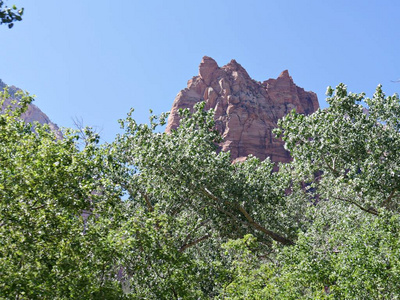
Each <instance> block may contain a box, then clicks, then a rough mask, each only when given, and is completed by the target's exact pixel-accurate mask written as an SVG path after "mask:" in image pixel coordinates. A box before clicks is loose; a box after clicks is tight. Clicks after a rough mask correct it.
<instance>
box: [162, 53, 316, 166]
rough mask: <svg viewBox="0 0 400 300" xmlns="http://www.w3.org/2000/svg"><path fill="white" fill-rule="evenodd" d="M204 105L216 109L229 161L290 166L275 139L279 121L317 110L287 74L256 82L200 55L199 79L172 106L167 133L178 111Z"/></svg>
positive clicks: (176, 121) (313, 98)
mask: <svg viewBox="0 0 400 300" xmlns="http://www.w3.org/2000/svg"><path fill="white" fill-rule="evenodd" d="M199 101H206V108H207V109H210V108H213V109H215V120H216V125H217V128H218V130H220V132H221V133H222V136H223V139H224V141H223V142H222V143H221V144H220V146H221V148H222V150H223V151H228V150H229V151H230V152H231V158H232V160H241V159H243V158H244V157H246V156H247V155H249V154H253V155H255V156H257V157H258V158H260V159H262V160H263V159H265V158H266V157H268V156H269V157H270V158H271V160H272V161H274V162H288V161H289V160H290V156H289V153H288V152H287V151H285V150H284V148H283V142H282V141H281V140H277V139H275V138H274V137H273V134H272V132H271V131H272V129H273V128H275V127H276V124H277V121H278V120H279V119H280V118H282V117H283V116H284V115H286V114H287V113H288V112H290V111H291V110H292V109H293V108H295V109H296V111H297V112H298V113H302V114H311V113H313V112H314V111H316V110H317V109H318V107H319V104H318V98H317V95H316V94H315V93H313V92H306V91H304V89H303V88H300V87H298V86H297V85H295V84H294V82H293V79H292V77H290V75H289V72H288V71H287V70H285V71H283V72H282V73H281V74H280V75H279V77H278V78H277V79H268V80H266V81H264V82H257V81H255V80H253V79H251V78H250V76H249V75H248V74H247V72H246V70H245V69H244V68H243V67H242V66H241V65H240V64H238V63H237V62H236V61H235V60H231V62H230V63H228V64H227V65H225V66H223V67H218V64H217V63H216V62H215V60H213V59H212V58H210V57H207V56H204V57H203V60H202V62H201V63H200V67H199V75H198V76H195V77H193V78H192V79H191V80H189V81H188V86H187V88H185V89H184V90H182V91H180V92H179V93H178V95H177V96H176V98H175V101H174V103H173V105H172V109H171V114H170V116H169V118H168V125H167V129H166V131H167V132H170V131H171V130H173V129H175V128H176V127H177V126H178V125H179V115H178V110H179V109H180V108H193V106H194V104H195V103H197V102H199Z"/></svg>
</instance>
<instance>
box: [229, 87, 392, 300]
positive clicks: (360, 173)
mask: <svg viewBox="0 0 400 300" xmlns="http://www.w3.org/2000/svg"><path fill="white" fill-rule="evenodd" d="M328 95H329V96H330V97H329V98H328V99H327V101H328V103H329V105H330V106H329V108H327V109H324V110H319V111H317V112H316V113H314V114H313V115H310V116H304V115H299V114H296V113H295V112H293V113H291V114H290V115H288V116H286V117H285V118H284V119H283V120H282V121H281V122H280V129H277V130H276V133H277V134H278V136H282V137H283V139H284V141H285V146H286V148H287V149H288V150H289V151H290V152H291V155H292V157H293V162H292V163H290V164H289V165H288V167H289V168H288V169H287V170H290V171H291V172H292V180H293V184H294V185H298V186H302V187H303V193H304V195H305V197H304V198H303V199H304V200H305V201H306V202H305V203H304V205H307V206H308V209H307V218H308V219H309V222H310V226H309V227H308V228H307V229H306V230H305V231H302V232H299V235H298V237H297V240H296V244H295V245H294V246H290V247H285V248H278V249H276V251H275V255H274V256H273V257H272V259H271V260H270V261H267V262H261V263H260V262H259V261H257V262H256V263H253V264H252V267H249V266H243V267H242V268H241V269H239V271H240V272H238V271H236V274H237V275H236V277H235V279H234V281H233V282H232V283H230V285H228V286H227V289H226V290H227V291H228V293H226V297H227V298H228V299H229V298H231V299H242V298H241V297H242V295H243V293H242V292H241V291H247V292H248V293H249V292H250V293H251V294H252V295H255V296H254V299H397V298H398V297H399V296H400V294H399V291H400V264H399V255H398V254H399V253H400V252H399V250H400V248H399V245H400V244H399V241H400V239H399V234H400V231H399V229H400V219H399V200H400V193H399V187H400V176H399V175H400V157H399V155H400V153H399V151H398V150H399V147H400V130H399V129H400V123H399V120H400V101H399V98H398V96H397V95H394V96H392V97H386V96H385V95H384V93H383V92H382V89H381V87H380V86H378V88H377V90H376V93H375V94H374V96H373V98H371V99H368V98H367V99H366V98H365V97H364V95H363V94H352V93H348V92H347V90H346V87H345V86H344V85H343V84H341V85H339V86H338V87H337V88H336V90H335V91H333V90H332V89H329V90H328ZM363 103H365V104H366V105H367V108H368V110H366V109H365V107H364V105H363ZM299 199H300V198H299ZM243 255H244V257H245V258H246V259H248V257H249V256H250V255H253V254H252V253H244V254H243ZM241 259H242V260H243V258H241ZM264 270H266V271H264ZM260 273H264V274H265V279H260V276H259V274H260ZM253 280H254V281H255V282H259V281H260V280H261V281H262V282H263V283H264V285H263V286H261V287H260V286H259V285H258V286H257V285H253V286H254V288H252V289H251V290H250V291H249V290H248V289H249V286H248V285H247V286H246V282H249V281H253ZM232 286H233V287H234V288H231V289H229V287H232Z"/></svg>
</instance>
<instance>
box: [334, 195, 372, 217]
mask: <svg viewBox="0 0 400 300" xmlns="http://www.w3.org/2000/svg"><path fill="white" fill-rule="evenodd" d="M332 197H333V198H335V199H336V200H342V201H344V202H347V203H350V204H353V205H355V206H357V207H358V208H359V209H361V210H362V211H365V212H367V213H370V214H373V215H375V216H379V213H378V212H377V211H376V210H375V209H374V208H368V209H367V208H364V207H362V206H361V205H360V204H358V203H356V202H354V201H351V200H348V199H344V198H341V197H337V196H332Z"/></svg>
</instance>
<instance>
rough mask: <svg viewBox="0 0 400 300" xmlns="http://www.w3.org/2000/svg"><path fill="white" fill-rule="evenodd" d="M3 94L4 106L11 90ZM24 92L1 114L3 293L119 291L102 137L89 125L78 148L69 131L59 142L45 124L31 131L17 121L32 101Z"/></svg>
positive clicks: (114, 200) (37, 295) (112, 199)
mask: <svg viewBox="0 0 400 300" xmlns="http://www.w3.org/2000/svg"><path fill="white" fill-rule="evenodd" d="M0 97H1V100H2V101H1V103H0V107H3V103H4V100H5V99H6V98H8V97H9V95H8V93H7V91H5V92H4V93H1V94H0ZM19 97H20V98H19V99H20V100H19V102H18V103H16V101H14V103H13V105H9V106H6V107H3V109H2V113H1V115H0V199H1V201H0V245H1V246H0V298H4V299H10V298H15V299H21V298H23V299H58V298H63V299H65V298H74V299H78V298H80V299H83V298H84V299H88V298H93V297H97V296H98V297H100V296H104V297H106V296H107V297H112V295H119V294H120V292H121V287H120V284H119V282H118V281H116V280H111V279H112V278H114V277H115V276H113V274H116V272H117V270H116V268H117V266H118V265H117V264H116V263H115V262H116V259H117V258H116V257H115V256H114V254H113V253H114V251H112V249H111V245H112V243H109V242H108V241H109V239H108V238H107V237H108V235H109V234H114V233H113V231H114V229H115V227H116V225H117V224H118V221H119V220H120V219H121V217H120V214H119V213H118V212H119V206H120V204H119V203H120V197H119V196H120V194H119V191H118V189H115V188H114V187H113V186H111V185H110V183H109V182H107V180H106V179H104V178H103V177H102V168H103V167H102V164H103V160H102V154H101V150H100V149H99V148H98V147H97V146H96V143H97V140H98V137H97V136H96V135H95V134H93V133H92V132H90V131H89V130H87V141H89V142H88V143H87V145H86V147H85V148H84V149H82V150H79V149H78V147H77V135H76V134H74V133H72V132H71V133H68V132H66V133H65V135H64V138H63V139H56V136H55V134H54V133H53V132H51V131H50V130H49V128H48V127H47V126H40V124H35V125H34V126H35V127H34V129H33V127H32V125H31V124H26V123H25V122H24V121H23V120H21V119H20V118H19V116H20V114H21V113H22V112H24V111H25V110H26V108H27V105H28V104H29V103H30V102H31V101H32V98H31V97H30V96H29V95H24V94H20V95H19ZM85 212H86V213H85ZM113 218H114V219H113ZM113 220H114V221H113ZM110 278H111V279H110Z"/></svg>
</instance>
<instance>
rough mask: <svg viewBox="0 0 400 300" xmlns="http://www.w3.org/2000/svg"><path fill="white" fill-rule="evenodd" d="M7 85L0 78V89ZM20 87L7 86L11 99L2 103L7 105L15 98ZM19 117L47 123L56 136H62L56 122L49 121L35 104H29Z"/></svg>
mask: <svg viewBox="0 0 400 300" xmlns="http://www.w3.org/2000/svg"><path fill="white" fill-rule="evenodd" d="M6 86H7V85H6V84H5V83H4V82H3V81H2V80H1V79H0V91H3V89H4V88H5V87H6ZM19 90H20V89H19V88H17V87H15V86H13V85H12V86H8V92H9V94H10V96H11V99H7V100H6V102H5V103H4V104H3V105H9V104H10V102H11V100H12V99H16V98H15V93H16V92H17V91H19ZM21 118H22V119H23V120H24V121H25V122H27V123H33V122H35V121H37V122H39V123H40V124H42V125H43V124H48V125H49V127H50V129H51V130H52V131H53V132H55V133H56V135H57V137H58V138H61V137H62V134H61V131H60V129H59V128H58V126H57V124H54V123H53V122H51V120H50V119H49V117H48V116H47V115H46V114H45V113H44V112H42V111H41V110H40V109H39V108H38V107H37V106H36V105H34V104H29V106H28V110H27V111H26V112H25V113H23V114H22V115H21Z"/></svg>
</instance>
